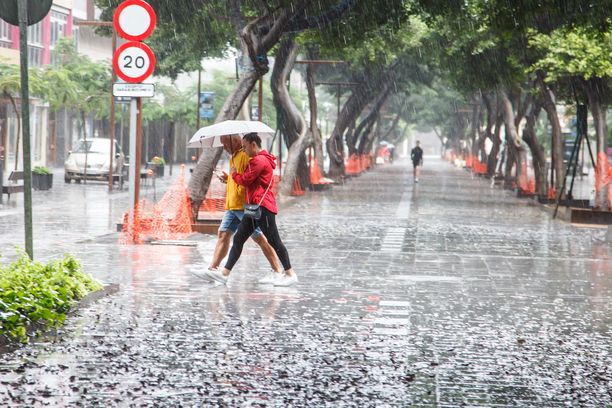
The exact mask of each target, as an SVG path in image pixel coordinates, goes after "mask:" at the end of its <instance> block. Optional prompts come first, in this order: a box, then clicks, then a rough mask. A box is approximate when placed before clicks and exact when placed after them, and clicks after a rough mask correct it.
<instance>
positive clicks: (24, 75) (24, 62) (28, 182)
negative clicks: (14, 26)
mask: <svg viewBox="0 0 612 408" xmlns="http://www.w3.org/2000/svg"><path fill="white" fill-rule="evenodd" d="M18 15H19V49H20V53H19V54H20V61H21V129H22V131H23V132H22V135H23V137H22V138H23V209H24V216H25V220H24V222H25V225H24V226H25V247H26V253H27V254H28V256H29V257H30V259H34V243H33V237H32V235H33V234H32V164H31V157H30V95H29V93H30V92H29V89H28V3H27V0H19V4H18Z"/></svg>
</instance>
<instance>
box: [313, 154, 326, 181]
mask: <svg viewBox="0 0 612 408" xmlns="http://www.w3.org/2000/svg"><path fill="white" fill-rule="evenodd" d="M329 183H330V182H329V181H326V180H325V179H324V178H323V176H322V175H321V170H320V169H319V163H318V161H317V159H313V160H311V162H310V184H329Z"/></svg>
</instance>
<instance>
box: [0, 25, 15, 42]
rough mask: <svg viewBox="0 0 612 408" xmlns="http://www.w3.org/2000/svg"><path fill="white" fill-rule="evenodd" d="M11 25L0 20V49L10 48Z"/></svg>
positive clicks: (11, 38) (11, 37)
mask: <svg viewBox="0 0 612 408" xmlns="http://www.w3.org/2000/svg"><path fill="white" fill-rule="evenodd" d="M11 28H12V27H11V25H10V24H9V23H7V22H6V21H4V20H2V19H0V47H3V48H11V45H12V43H13V36H12V30H11Z"/></svg>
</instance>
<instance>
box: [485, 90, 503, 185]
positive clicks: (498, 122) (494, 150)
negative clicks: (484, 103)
mask: <svg viewBox="0 0 612 408" xmlns="http://www.w3.org/2000/svg"><path fill="white" fill-rule="evenodd" d="M496 99H497V108H496V109H495V112H496V118H495V130H494V131H493V139H492V142H493V146H492V147H491V152H490V153H489V160H488V162H487V175H488V176H489V177H495V176H496V173H497V172H496V169H497V156H498V155H499V151H500V146H501V143H502V140H501V136H500V134H501V127H502V124H503V122H504V120H503V115H502V113H501V108H500V106H499V105H500V103H499V97H497V98H496Z"/></svg>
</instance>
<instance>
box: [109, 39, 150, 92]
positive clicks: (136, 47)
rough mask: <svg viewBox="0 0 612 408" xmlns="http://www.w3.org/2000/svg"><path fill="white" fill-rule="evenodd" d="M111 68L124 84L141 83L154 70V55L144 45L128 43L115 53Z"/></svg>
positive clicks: (133, 42)
mask: <svg viewBox="0 0 612 408" xmlns="http://www.w3.org/2000/svg"><path fill="white" fill-rule="evenodd" d="M113 68H114V69H115V73H116V74H117V76H118V77H119V78H121V79H123V80H124V81H125V82H130V83H138V82H142V81H143V80H144V79H145V78H147V77H148V76H149V75H151V74H152V73H153V70H154V69H155V54H153V51H151V48H149V46H148V45H146V44H145V43H141V42H138V41H130V42H127V43H125V44H122V45H121V46H120V47H119V48H117V51H115V55H113Z"/></svg>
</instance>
